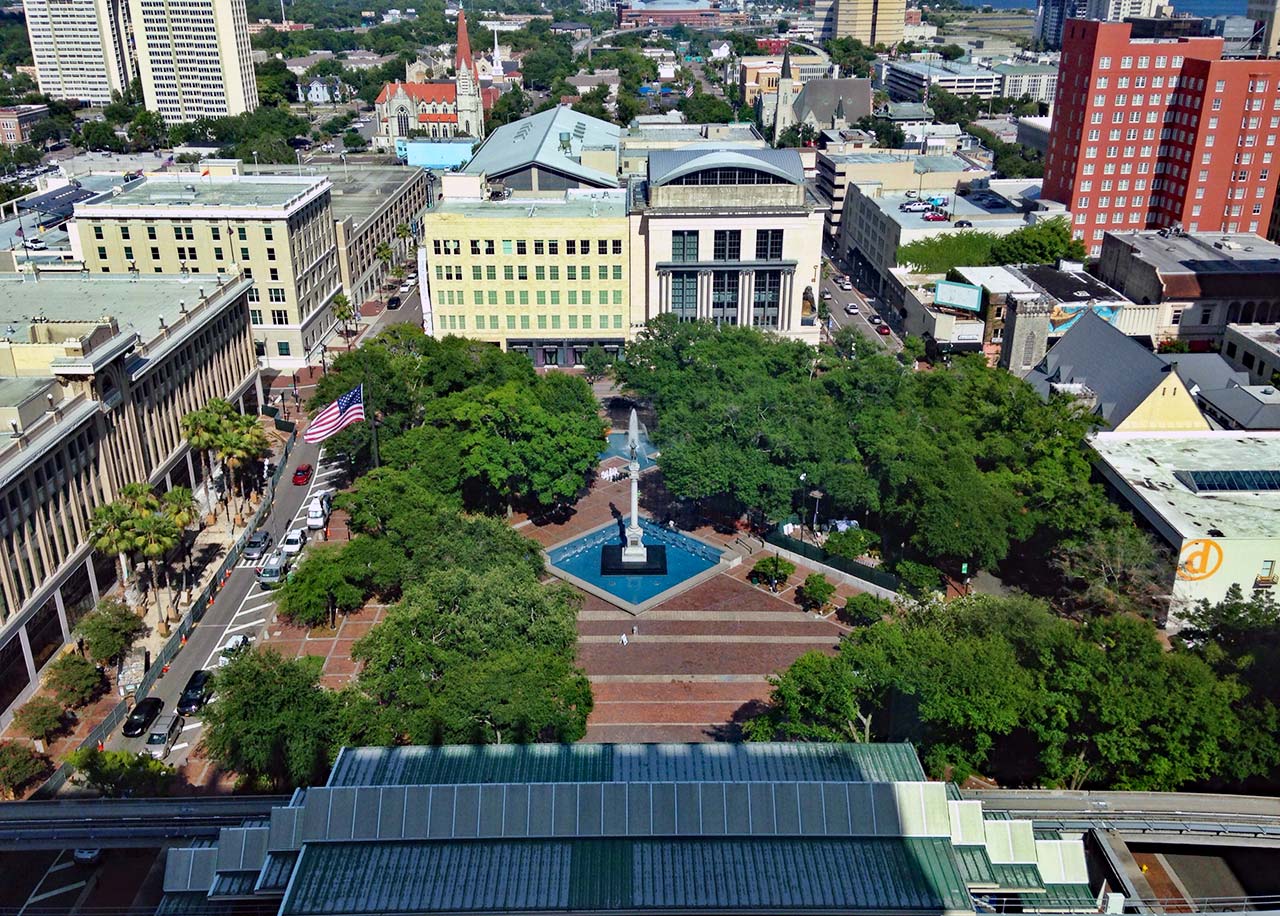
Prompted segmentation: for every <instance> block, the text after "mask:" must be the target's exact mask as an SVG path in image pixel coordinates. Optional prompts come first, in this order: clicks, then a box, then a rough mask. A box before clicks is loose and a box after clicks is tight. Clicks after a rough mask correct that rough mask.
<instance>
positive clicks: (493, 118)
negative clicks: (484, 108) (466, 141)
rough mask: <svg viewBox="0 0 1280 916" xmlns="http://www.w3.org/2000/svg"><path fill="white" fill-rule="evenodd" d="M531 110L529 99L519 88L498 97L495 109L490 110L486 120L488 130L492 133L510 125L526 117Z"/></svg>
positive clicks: (494, 105)
mask: <svg viewBox="0 0 1280 916" xmlns="http://www.w3.org/2000/svg"><path fill="white" fill-rule="evenodd" d="M528 110H529V97H528V96H527V95H525V94H524V92H522V91H521V90H520V88H519V87H518V86H517V87H515V88H514V89H510V90H508V91H507V92H504V93H502V95H500V96H498V99H497V101H496V102H494V103H493V107H492V108H490V109H489V113H488V116H487V120H486V122H485V123H486V125H487V129H488V131H489V132H490V133H492V132H493V131H494V130H496V129H497V128H499V127H501V126H502V125H503V124H510V123H511V122H512V121H515V120H518V119H520V118H522V117H524V116H525V113H526V112H527V111H528Z"/></svg>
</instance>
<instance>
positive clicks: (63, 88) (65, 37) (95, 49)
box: [23, 0, 134, 105]
mask: <svg viewBox="0 0 1280 916" xmlns="http://www.w3.org/2000/svg"><path fill="white" fill-rule="evenodd" d="M23 8H24V11H25V13H26V17H27V38H28V39H29V40H30V42H31V56H32V58H33V60H34V61H35V70H36V82H38V83H39V85H40V91H41V92H43V93H44V94H45V95H50V96H53V97H54V98H56V99H80V100H81V101H84V102H87V103H88V104H90V105H106V104H107V103H108V102H110V101H111V93H112V92H121V93H122V92H125V91H127V90H128V88H129V82H130V80H132V79H133V77H134V68H133V57H132V54H131V51H130V47H129V35H130V29H129V10H128V5H127V3H126V2H125V0H27V2H26V3H24V4H23Z"/></svg>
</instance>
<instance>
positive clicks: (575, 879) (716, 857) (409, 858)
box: [280, 838, 972, 916]
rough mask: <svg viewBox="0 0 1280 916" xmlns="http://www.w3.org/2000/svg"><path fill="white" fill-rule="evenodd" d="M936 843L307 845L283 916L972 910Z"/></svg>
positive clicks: (943, 846) (942, 845) (943, 847)
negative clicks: (659, 910) (663, 911)
mask: <svg viewBox="0 0 1280 916" xmlns="http://www.w3.org/2000/svg"><path fill="white" fill-rule="evenodd" d="M948 848H949V844H948V842H947V841H946V840H944V839H912V840H903V839H887V838H867V839H856V840H854V839H842V840H829V839H828V840H790V841H787V842H785V843H784V842H779V841H777V840H768V839H752V840H745V841H744V840H741V839H735V840H727V839H711V838H700V839H687V840H680V841H677V842H672V841H669V840H661V841H660V840H573V841H569V840H557V841H551V842H547V841H543V842H529V841H467V842H454V843H434V842H417V843H413V842H398V843H340V844H320V845H314V846H308V847H307V848H306V849H305V851H304V852H303V854H302V857H301V859H300V861H299V863H298V869H297V871H296V873H295V874H294V878H293V881H292V883H291V884H290V887H289V891H288V892H287V893H286V895H285V899H284V903H283V904H282V906H281V909H280V912H281V914H282V916H303V914H324V916H339V914H347V913H353V914H354V913H360V914H371V913H406V912H415V913H429V912H452V913H456V912H474V911H489V912H547V911H565V910H579V911H580V910H590V911H634V910H637V909H649V910H653V909H662V910H680V911H700V910H706V911H725V910H737V909H765V910H770V911H774V912H778V911H788V910H814V909H822V910H826V911H832V912H865V911H884V910H886V909H890V910H894V911H897V912H913V911H914V912H928V913H947V912H972V905H971V903H970V900H969V895H968V892H967V890H966V888H965V886H964V883H963V881H962V880H961V878H960V875H959V873H958V872H957V870H956V868H955V864H954V860H953V859H952V858H951V856H950V854H949V852H948Z"/></svg>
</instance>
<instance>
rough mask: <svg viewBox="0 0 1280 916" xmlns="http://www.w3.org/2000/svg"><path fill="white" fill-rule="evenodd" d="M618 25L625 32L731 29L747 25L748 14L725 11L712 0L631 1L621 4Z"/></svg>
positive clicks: (618, 7)
mask: <svg viewBox="0 0 1280 916" xmlns="http://www.w3.org/2000/svg"><path fill="white" fill-rule="evenodd" d="M617 11H618V25H619V26H621V27H622V28H624V29H637V28H639V29H669V28H673V27H675V26H678V25H687V26H693V27H694V28H712V29H728V28H734V27H736V26H741V25H744V24H745V23H746V21H747V14H746V13H739V12H731V11H729V10H728V9H722V8H721V7H720V6H719V5H718V4H716V3H712V2H711V0H630V2H627V3H619V4H618V6H617Z"/></svg>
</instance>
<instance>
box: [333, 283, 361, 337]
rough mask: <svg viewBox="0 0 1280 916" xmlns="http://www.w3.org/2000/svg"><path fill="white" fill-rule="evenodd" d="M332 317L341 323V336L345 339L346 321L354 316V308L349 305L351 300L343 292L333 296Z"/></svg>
mask: <svg viewBox="0 0 1280 916" xmlns="http://www.w3.org/2000/svg"><path fill="white" fill-rule="evenodd" d="M333 317H334V318H335V319H336V320H337V321H338V322H339V323H340V324H341V325H342V337H343V339H344V340H345V339H346V336H347V322H349V321H350V320H351V319H352V318H355V317H356V310H355V309H354V308H352V306H351V300H350V299H348V298H347V297H346V294H344V293H338V295H336V296H334V297H333Z"/></svg>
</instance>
